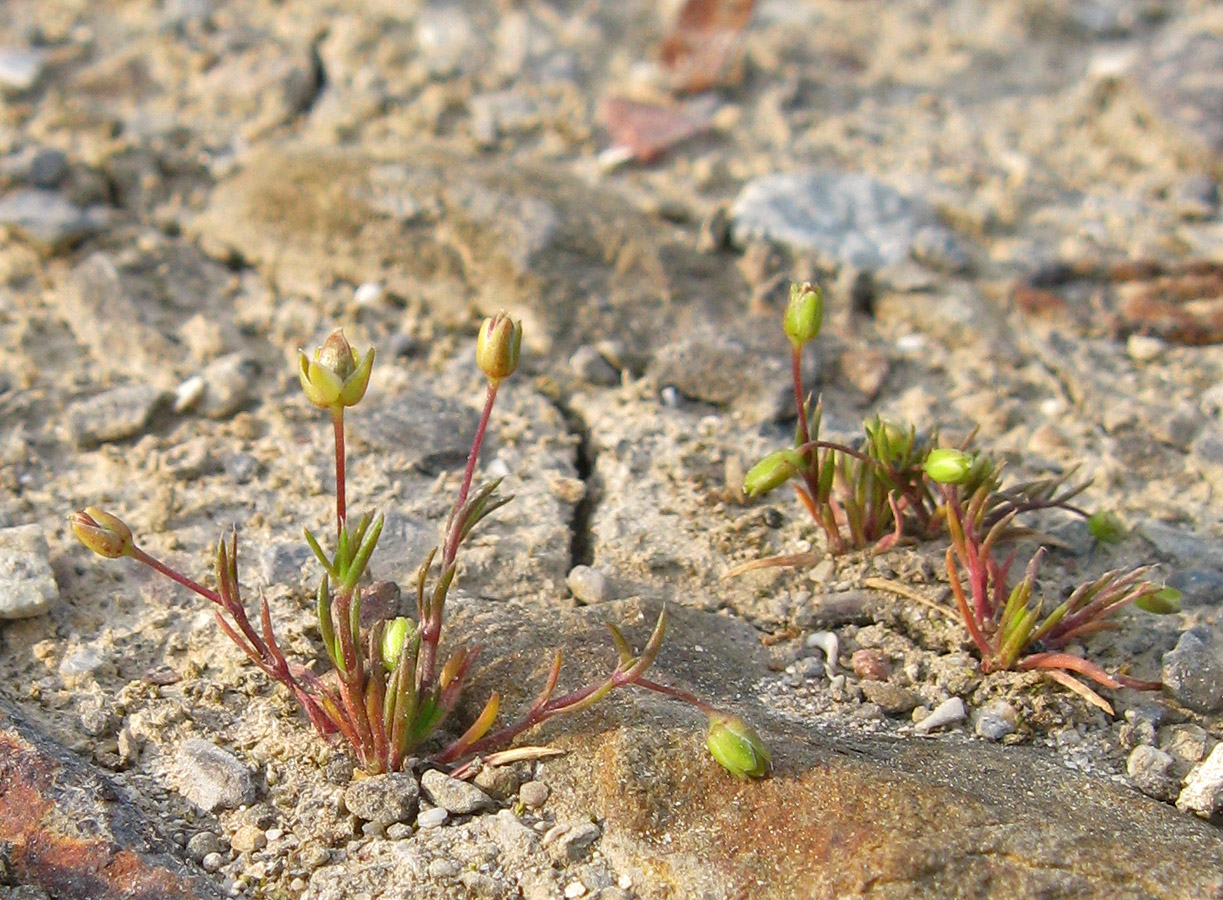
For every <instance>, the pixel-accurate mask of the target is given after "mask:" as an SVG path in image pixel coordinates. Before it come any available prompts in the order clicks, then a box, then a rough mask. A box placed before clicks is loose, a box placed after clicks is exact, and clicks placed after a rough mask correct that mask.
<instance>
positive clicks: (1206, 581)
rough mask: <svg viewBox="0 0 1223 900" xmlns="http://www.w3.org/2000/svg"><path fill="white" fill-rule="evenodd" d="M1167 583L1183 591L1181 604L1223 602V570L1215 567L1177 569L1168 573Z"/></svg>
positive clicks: (1187, 605)
mask: <svg viewBox="0 0 1223 900" xmlns="http://www.w3.org/2000/svg"><path fill="white" fill-rule="evenodd" d="M1167 583H1168V586H1169V587H1173V588H1176V589H1177V590H1178V591H1180V592H1181V606H1184V607H1190V606H1218V605H1219V604H1223V572H1218V571H1216V570H1214V569H1177V570H1176V571H1174V572H1170V573H1169V574H1168V582H1167Z"/></svg>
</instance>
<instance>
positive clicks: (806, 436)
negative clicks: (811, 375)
mask: <svg viewBox="0 0 1223 900" xmlns="http://www.w3.org/2000/svg"><path fill="white" fill-rule="evenodd" d="M790 368H791V371H792V372H793V374H794V405H795V406H796V407H798V427H799V429H801V431H802V434H803V440H804V441H807V440H810V438H811V432H810V431H808V430H807V405H806V404H805V403H804V402H803V351H802V350H801V349H800V348H798V347H795V348H793V349H792V350H791V351H790Z"/></svg>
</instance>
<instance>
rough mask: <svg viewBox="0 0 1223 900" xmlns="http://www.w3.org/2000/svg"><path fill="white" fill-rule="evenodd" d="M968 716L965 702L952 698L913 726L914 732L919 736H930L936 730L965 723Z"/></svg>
mask: <svg viewBox="0 0 1223 900" xmlns="http://www.w3.org/2000/svg"><path fill="white" fill-rule="evenodd" d="M967 715H968V713H967V710H966V709H965V708H964V701H963V700H961V699H960V698H959V697H951V698H948V699H947V700H944V701H943V702H942V703H940V704H939V705H938V706H936V707H934V709H933V710H931V711H930V715H928V716H926V717H925V718H924V719H922V720H921V721H920V722H918V723H917V724H916V725H914V726H913V730H914V731H915V732H916V733H917V734H929V733H930V732H931V731H934V730H935V729H936V728H946V727H947V726H949V725H955V724H956V723H957V722H963V721H964V718H965V717H966V716H967Z"/></svg>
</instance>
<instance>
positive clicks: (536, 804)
mask: <svg viewBox="0 0 1223 900" xmlns="http://www.w3.org/2000/svg"><path fill="white" fill-rule="evenodd" d="M550 792H551V789H550V788H549V787H548V786H547V785H546V784H544V783H543V782H542V781H528V782H526V783H525V784H524V785H523V786H522V787H520V788H519V789H518V799H519V800H521V801H522V805H523V806H525V807H527V808H528V809H539V808H540V807H541V806H543V805H544V804H545V803H546V802H548V794H549V793H550Z"/></svg>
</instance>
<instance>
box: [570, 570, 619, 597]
mask: <svg viewBox="0 0 1223 900" xmlns="http://www.w3.org/2000/svg"><path fill="white" fill-rule="evenodd" d="M565 584H567V585H569V590H570V591H572V592H573V596H574V598H575V599H576V600H578V602H580V603H586V604H592V605H593V604H596V603H606V602H607V601H608V600H610V599H611V590H610V588H609V586H608V584H607V578H606V576H604V574H603V573H602V572H600V571H599V570H598V569H594V568H591V567H590V566H574V567H573V568H572V569H570V570H569V575H568V577H566V578H565Z"/></svg>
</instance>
